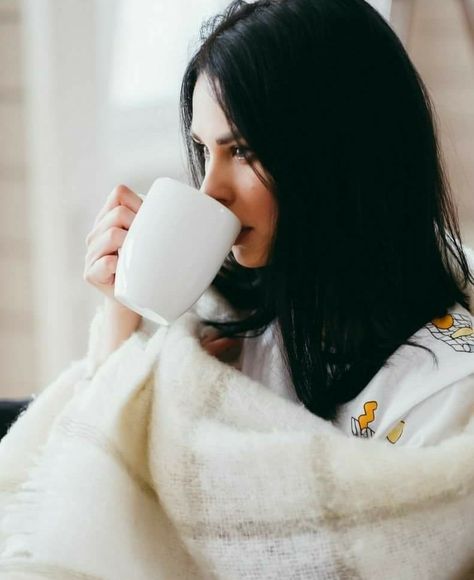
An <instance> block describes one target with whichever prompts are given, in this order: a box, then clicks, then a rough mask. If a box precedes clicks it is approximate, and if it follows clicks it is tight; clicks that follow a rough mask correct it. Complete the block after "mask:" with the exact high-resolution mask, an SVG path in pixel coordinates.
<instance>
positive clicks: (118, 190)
mask: <svg viewBox="0 0 474 580" xmlns="http://www.w3.org/2000/svg"><path fill="white" fill-rule="evenodd" d="M127 191H128V187H127V186H126V185H123V184H120V185H116V186H115V187H114V188H113V189H112V192H111V194H110V198H111V199H122V198H123V196H124V195H125V193H126V192H127Z"/></svg>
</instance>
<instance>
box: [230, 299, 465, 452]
mask: <svg viewBox="0 0 474 580" xmlns="http://www.w3.org/2000/svg"><path fill="white" fill-rule="evenodd" d="M473 329H474V318H473V316H472V315H471V314H470V313H469V312H468V311H467V310H466V309H465V308H463V307H462V306H460V305H458V304H457V305H455V306H454V307H452V308H451V309H449V313H448V315H447V316H446V317H444V318H443V319H438V320H435V321H432V322H429V323H428V324H426V325H425V326H423V327H422V328H421V329H420V330H419V331H418V332H416V333H415V334H414V335H413V337H412V339H413V340H414V341H415V342H417V344H423V345H425V346H428V347H429V348H430V350H431V351H433V352H434V353H435V354H436V355H437V357H438V361H439V368H436V366H435V363H434V361H433V358H432V355H431V354H430V353H429V352H426V351H424V350H423V349H420V348H415V347H411V346H407V345H403V346H402V347H400V348H399V349H397V351H396V352H395V353H393V354H392V356H391V357H390V358H389V360H388V361H387V364H386V365H384V366H383V367H382V368H381V369H380V370H379V371H378V372H377V373H376V375H375V376H374V377H373V378H372V380H371V381H370V382H369V384H368V385H367V386H366V387H365V388H364V389H363V390H362V392H361V393H359V395H357V396H356V397H355V398H354V399H353V400H352V401H349V402H348V403H346V404H344V405H343V406H342V407H341V408H340V412H339V415H338V418H337V420H336V421H334V424H335V425H337V426H338V427H340V429H341V430H342V431H344V432H345V433H346V434H347V435H348V436H354V437H364V438H374V439H384V440H385V441H386V442H387V443H388V444H391V445H392V444H393V445H395V444H396V445H407V446H413V447H419V446H425V445H433V444H436V443H438V442H439V441H441V440H443V439H446V438H447V437H449V436H452V435H454V434H456V433H457V432H458V431H460V430H461V429H462V428H463V426H464V425H465V424H466V423H467V421H468V419H469V417H470V416H472V414H473V412H474V330H473ZM237 367H238V368H240V370H241V371H242V372H243V373H244V374H246V375H247V376H249V377H251V378H253V379H254V380H258V381H259V382H261V383H263V384H264V385H265V386H267V387H268V388H270V389H272V390H273V391H274V392H276V393H277V394H279V395H280V396H283V397H286V398H288V399H291V400H293V401H299V399H298V398H297V396H296V394H295V391H294V388H293V385H292V383H291V380H290V378H289V376H288V374H287V372H286V369H285V368H284V365H283V361H282V356H281V353H280V348H279V346H278V340H277V333H276V326H275V324H271V325H270V326H269V327H268V328H267V330H266V331H265V333H264V334H262V335H261V336H260V337H257V338H254V339H246V340H244V341H243V347H242V352H241V356H240V359H239V363H238V365H237Z"/></svg>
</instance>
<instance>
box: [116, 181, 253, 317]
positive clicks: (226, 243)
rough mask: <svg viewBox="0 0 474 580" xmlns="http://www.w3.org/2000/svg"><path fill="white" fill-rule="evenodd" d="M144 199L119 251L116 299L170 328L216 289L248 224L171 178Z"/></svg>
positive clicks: (152, 189)
mask: <svg viewBox="0 0 474 580" xmlns="http://www.w3.org/2000/svg"><path fill="white" fill-rule="evenodd" d="M141 197H142V199H143V200H144V201H143V203H142V205H141V207H140V209H139V210H138V213H137V215H136V216H135V219H134V220H133V222H132V225H131V226H130V229H129V230H128V233H127V236H126V238H125V241H124V243H123V245H122V248H121V249H120V251H119V259H118V263H117V271H116V274H115V289H114V295H115V298H116V299H117V300H118V301H119V302H121V303H122V304H124V305H125V306H127V307H128V308H130V309H131V310H134V311H135V312H137V313H138V314H141V315H142V316H144V317H145V318H148V319H150V320H153V321H154V322H158V323H159V324H170V323H171V322H173V321H174V320H176V319H177V318H179V317H180V316H181V315H182V314H184V312H186V311H187V310H188V309H189V308H191V306H192V305H193V304H194V303H195V302H196V301H197V300H198V299H199V298H200V297H201V295H202V294H203V293H204V292H205V290H206V289H207V288H208V287H209V286H210V284H211V283H212V281H213V279H214V278H215V276H216V275H217V273H218V271H219V269H220V267H221V266H222V264H223V262H224V260H225V258H226V256H227V254H228V253H229V252H230V250H231V248H232V245H233V244H234V242H235V240H236V239H237V237H238V235H239V233H240V231H241V228H242V224H241V223H240V221H239V219H238V218H237V216H236V215H235V214H233V213H232V212H231V211H230V210H229V209H227V208H226V207H225V206H224V205H222V204H221V203H220V202H218V201H216V200H215V199H213V198H212V197H210V196H209V195H207V194H205V193H202V192H200V191H199V190H197V189H195V188H194V187H191V186H189V185H186V184H184V183H181V182H179V181H176V180H175V179H171V178H169V177H161V178H159V179H157V180H156V181H155V182H154V183H153V185H152V186H151V189H150V191H149V192H148V194H147V195H146V196H141Z"/></svg>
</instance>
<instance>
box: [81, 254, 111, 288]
mask: <svg viewBox="0 0 474 580" xmlns="http://www.w3.org/2000/svg"><path fill="white" fill-rule="evenodd" d="M117 262H118V256H103V257H102V258H99V259H98V260H96V261H95V262H94V263H93V264H92V265H91V266H90V267H89V268H86V269H85V271H84V279H85V280H86V281H87V282H93V283H94V284H102V285H104V286H112V285H113V284H114V282H115V272H116V271H117Z"/></svg>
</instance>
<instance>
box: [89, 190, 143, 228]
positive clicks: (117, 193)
mask: <svg viewBox="0 0 474 580" xmlns="http://www.w3.org/2000/svg"><path fill="white" fill-rule="evenodd" d="M142 203H143V201H142V199H141V198H140V196H138V195H137V194H136V193H135V192H134V191H132V190H131V189H130V188H128V187H127V186H126V185H117V187H114V189H113V190H112V192H111V193H110V195H109V196H108V197H107V200H106V202H105V204H104V207H103V208H102V209H101V210H100V212H99V213H98V214H97V217H96V219H95V222H94V227H95V226H96V225H97V224H98V223H99V222H100V221H101V220H102V218H103V217H104V216H105V215H106V214H107V213H108V212H109V211H110V210H111V209H113V208H114V207H117V206H119V205H123V206H125V207H128V208H129V209H130V210H132V211H133V212H134V213H135V214H136V213H137V212H138V210H139V209H140V206H141V204H142Z"/></svg>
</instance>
